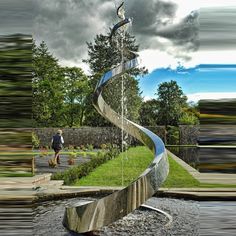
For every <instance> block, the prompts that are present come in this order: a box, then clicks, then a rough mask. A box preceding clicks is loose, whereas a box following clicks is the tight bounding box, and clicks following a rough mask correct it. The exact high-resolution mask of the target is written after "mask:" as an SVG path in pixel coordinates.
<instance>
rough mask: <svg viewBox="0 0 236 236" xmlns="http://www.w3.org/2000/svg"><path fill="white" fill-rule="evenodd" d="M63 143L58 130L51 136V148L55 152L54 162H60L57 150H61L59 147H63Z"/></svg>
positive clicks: (60, 131)
mask: <svg viewBox="0 0 236 236" xmlns="http://www.w3.org/2000/svg"><path fill="white" fill-rule="evenodd" d="M63 143H64V139H63V137H62V130H60V129H59V130H58V131H57V133H56V134H55V135H54V136H53V137H52V141H51V144H52V148H53V150H54V152H55V155H54V164H55V165H57V164H59V165H60V164H61V163H60V156H59V152H60V151H61V149H62V148H63Z"/></svg>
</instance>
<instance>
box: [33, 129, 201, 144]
mask: <svg viewBox="0 0 236 236" xmlns="http://www.w3.org/2000/svg"><path fill="white" fill-rule="evenodd" d="M146 128H148V129H150V130H151V131H152V132H154V133H155V134H157V135H158V136H159V137H160V138H161V139H162V140H163V141H164V143H166V130H165V127H164V126H150V127H146ZM57 130H58V128H34V129H33V131H34V132H35V133H36V134H37V136H38V137H39V139H40V145H41V146H49V145H50V143H51V138H52V136H53V135H54V134H55V133H56V131H57ZM62 130H63V137H64V140H65V145H64V146H68V145H73V146H80V145H86V144H92V145H93V146H94V147H100V146H101V144H104V143H112V144H117V145H119V144H120V143H121V130H120V129H119V128H116V127H80V128H63V129H62ZM179 130H180V137H179V138H180V142H179V143H180V144H181V145H183V144H196V143H197V137H198V134H199V127H198V126H187V125H183V126H180V127H179ZM126 141H127V142H128V143H129V144H137V143H138V141H137V140H136V139H134V138H133V137H131V136H129V137H128V140H126Z"/></svg>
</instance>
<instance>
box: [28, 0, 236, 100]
mask: <svg viewBox="0 0 236 236" xmlns="http://www.w3.org/2000/svg"><path fill="white" fill-rule="evenodd" d="M24 1H26V0H24ZM193 2H194V3H193ZM120 3H121V1H120V0H66V1H65V0H34V1H33V8H34V9H33V12H34V17H33V37H34V38H35V39H36V42H38V43H39V42H40V41H42V40H44V41H45V42H46V43H47V45H48V47H49V49H50V51H52V52H53V54H54V55H55V56H56V57H57V58H59V60H60V63H61V64H63V65H68V66H80V67H82V68H83V69H84V70H85V71H86V72H87V73H89V68H88V67H87V65H85V64H84V63H82V59H86V57H87V46H86V42H92V41H93V39H94V37H95V36H96V34H99V33H102V34H106V33H108V32H109V28H111V27H112V26H113V25H114V24H115V23H117V22H118V21H119V20H118V18H117V16H116V6H117V5H119V4H120ZM234 5H236V3H235V4H234ZM125 7H126V16H127V17H132V18H133V24H132V27H130V28H129V31H130V33H131V34H133V35H135V36H136V39H137V42H138V44H139V45H140V57H141V60H142V64H143V65H145V66H146V67H147V68H148V69H149V72H150V74H149V75H148V76H146V77H145V78H141V79H140V88H141V90H143V95H144V96H145V97H146V99H147V98H151V97H153V96H154V93H155V90H156V88H157V86H158V84H159V83H160V82H162V81H168V80H170V79H174V80H177V79H178V83H179V84H181V86H182V88H183V90H184V92H185V93H187V94H188V96H189V97H191V99H192V100H196V97H199V96H200V95H199V94H202V95H203V94H205V95H206V94H207V95H206V96H209V93H214V96H215V97H216V93H217V94H218V96H220V95H219V94H220V93H221V95H222V94H224V95H223V96H226V95H225V93H230V94H231V96H235V95H233V94H234V91H232V86H228V88H224V89H222V90H221V89H220V87H221V86H219V85H217V86H215V88H214V86H211V83H212V82H213V81H212V75H213V74H214V76H216V75H217V78H218V80H217V81H218V82H217V83H221V82H220V80H224V79H225V76H224V75H227V73H226V74H224V73H223V72H224V71H226V70H227V71H230V73H232V71H233V72H234V74H233V75H231V76H235V77H236V74H235V71H236V69H235V68H236V67H234V66H233V67H232V66H231V65H232V64H236V63H235V59H236V56H235V55H236V47H235V42H236V30H235V29H236V7H235V6H232V1H226V0H225V1H221V0H218V1H217V0H208V1H205V0H197V1H189V0H176V1H174V0H173V1H166V0H162V1H159V0H148V1H143V0H126V1H125ZM205 64H207V65H210V66H209V68H208V69H207V71H208V72H207V73H204V71H205V72H206V67H204V65H205ZM201 65H203V66H201ZM215 65H223V66H215ZM227 65H230V66H227ZM179 68H185V71H181V70H180V69H179ZM221 69H222V70H221ZM219 70H220V73H218V72H219ZM158 71H159V72H161V73H158ZM170 71H171V73H170ZM197 71H198V72H199V74H198V73H197ZM209 71H211V72H212V74H211V75H209ZM213 71H214V73H213ZM216 71H217V73H216ZM191 73H192V74H194V76H195V77H198V76H201V78H200V79H199V84H198V85H196V84H195V87H192V88H191V86H190V84H191V83H190V82H189V81H191ZM160 74H161V75H162V76H161V77H160ZM179 74H181V75H182V77H181V78H182V80H181V79H180V78H179V77H178V75H179ZM183 75H190V77H188V79H186V76H183ZM219 75H220V76H221V77H220V76H219ZM194 76H193V77H194ZM195 77H194V78H195ZM226 77H227V76H226ZM194 78H192V80H194ZM203 78H204V79H205V84H204V82H201V83H200V80H201V79H203ZM230 78H231V77H230ZM195 80H197V78H195ZM231 80H232V79H231ZM197 81H198V80H197ZM150 87H152V90H150ZM206 87H208V89H206ZM235 92H236V91H235ZM194 94H195V95H196V96H195V98H193V97H194ZM228 95H229V94H228ZM229 96H230V95H229Z"/></svg>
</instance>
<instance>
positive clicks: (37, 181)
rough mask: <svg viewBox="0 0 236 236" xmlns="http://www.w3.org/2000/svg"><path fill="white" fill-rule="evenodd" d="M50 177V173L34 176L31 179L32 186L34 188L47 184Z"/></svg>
mask: <svg viewBox="0 0 236 236" xmlns="http://www.w3.org/2000/svg"><path fill="white" fill-rule="evenodd" d="M51 176H52V174H51V173H48V174H41V175H36V176H34V177H33V180H32V184H33V185H36V186H38V185H41V184H48V183H49V182H50V180H51Z"/></svg>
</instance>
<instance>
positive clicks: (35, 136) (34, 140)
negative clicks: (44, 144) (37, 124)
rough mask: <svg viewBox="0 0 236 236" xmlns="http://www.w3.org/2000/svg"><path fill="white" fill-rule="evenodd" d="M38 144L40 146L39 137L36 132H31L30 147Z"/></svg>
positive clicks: (37, 146) (35, 146)
mask: <svg viewBox="0 0 236 236" xmlns="http://www.w3.org/2000/svg"><path fill="white" fill-rule="evenodd" d="M39 146H40V139H39V137H38V136H37V134H36V133H34V132H32V147H33V149H35V148H39Z"/></svg>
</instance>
